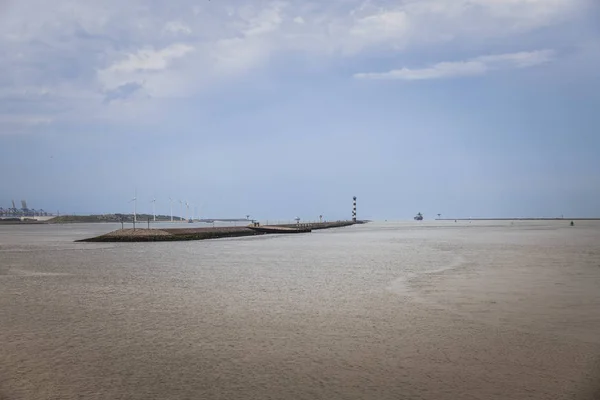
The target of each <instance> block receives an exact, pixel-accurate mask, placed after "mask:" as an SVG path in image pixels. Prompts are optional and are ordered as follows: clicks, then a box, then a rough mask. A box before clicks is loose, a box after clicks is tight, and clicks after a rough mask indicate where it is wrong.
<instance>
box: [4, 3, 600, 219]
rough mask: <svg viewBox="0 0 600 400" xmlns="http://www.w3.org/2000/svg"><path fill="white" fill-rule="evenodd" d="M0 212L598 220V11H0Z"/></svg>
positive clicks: (190, 7) (291, 6)
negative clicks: (14, 205)
mask: <svg viewBox="0 0 600 400" xmlns="http://www.w3.org/2000/svg"><path fill="white" fill-rule="evenodd" d="M0 71H2V73H1V74H0V168H1V171H2V183H1V185H0V206H1V207H8V206H9V205H10V201H11V199H14V200H15V201H19V200H21V199H25V200H27V202H28V204H29V206H30V207H33V208H43V209H46V210H49V211H53V212H55V211H60V212H61V214H64V213H78V214H85V213H113V212H132V211H133V207H132V203H130V202H129V201H130V200H131V199H132V198H133V197H134V196H135V197H136V198H137V210H138V212H151V210H152V205H151V200H152V199H153V198H156V209H157V212H159V213H163V214H169V212H170V209H169V207H170V201H169V198H172V199H174V201H175V211H176V213H177V209H178V204H179V200H183V201H187V202H188V203H189V204H191V208H192V209H195V208H199V210H200V211H199V214H200V216H203V217H212V218H215V217H221V218H224V217H240V216H245V215H248V214H249V215H251V216H252V217H253V218H257V219H269V218H270V219H292V218H294V217H296V216H299V217H301V218H302V219H317V218H318V216H319V215H323V216H324V217H325V218H327V219H346V218H350V217H351V212H352V196H357V197H358V217H359V218H368V219H390V220H393V219H410V218H412V217H413V216H414V215H415V214H416V213H417V212H422V213H423V214H424V215H425V218H426V219H427V218H433V217H435V216H436V215H437V214H438V213H439V214H442V216H445V217H449V218H459V217H525V216H531V217H555V216H560V215H565V216H572V217H576V216H596V217H600V72H599V71H600V4H599V3H597V2H596V1H594V0H399V1H388V0H381V1H358V0H329V1H310V0H303V1H299V0H288V1H266V0H265V1H263V0H253V1H250V0H248V1H241V0H237V1H231V0H195V1H192V0H173V1H170V2H165V1H158V0H128V1H122V0H121V1H116V0H104V1H94V2H91V1H80V0H56V1H53V2H48V1H45V0H18V1H16V0H15V1H13V0H8V1H7V0H0Z"/></svg>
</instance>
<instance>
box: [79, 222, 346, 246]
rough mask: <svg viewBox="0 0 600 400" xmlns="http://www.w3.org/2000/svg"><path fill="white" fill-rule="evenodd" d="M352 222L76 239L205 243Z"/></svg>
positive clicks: (170, 230)
mask: <svg viewBox="0 0 600 400" xmlns="http://www.w3.org/2000/svg"><path fill="white" fill-rule="evenodd" d="M356 223H357V222H353V221H336V222H321V223H310V224H290V225H263V226H258V225H257V226H253V225H249V226H244V227H220V228H165V229H139V228H138V229H119V230H116V231H113V232H110V233H107V234H105V235H101V236H96V237H93V238H88V239H82V240H78V241H77V242H169V241H186V240H206V239H219V238H228V237H244V236H256V235H273V234H290V233H295V234H297V233H309V232H311V231H312V230H316V229H331V228H340V227H344V226H350V225H354V224H356Z"/></svg>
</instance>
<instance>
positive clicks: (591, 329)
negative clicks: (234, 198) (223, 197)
mask: <svg viewBox="0 0 600 400" xmlns="http://www.w3.org/2000/svg"><path fill="white" fill-rule="evenodd" d="M119 227H120V224H114V225H113V224H89V225H87V224H80V225H39V226H1V225H0V361H1V363H0V399H2V400H5V399H11V400H12V399H87V398H89V399H404V398H406V399H462V398H465V399H524V398H533V399H554V398H557V399H572V398H582V399H583V398H585V399H594V398H600V397H595V396H599V395H600V392H599V391H596V388H598V387H600V385H599V386H596V383H597V382H598V380H597V379H598V378H600V364H598V361H599V360H600V334H599V332H600V246H599V245H600V223H597V222H578V223H576V226H575V227H574V228H571V227H568V226H567V224H566V223H563V222H551V223H540V222H536V223H532V222H529V223H527V222H519V223H515V224H514V225H511V224H510V223H481V222H478V223H475V222H474V223H472V224H469V223H464V222H463V223H454V222H439V223H433V222H424V223H373V224H367V225H363V226H353V227H348V228H341V229H334V230H327V231H316V232H313V233H311V234H306V235H290V236H260V237H250V238H237V239H223V240H213V241H199V242H178V243H148V244H146V243H133V244H82V243H74V242H73V241H74V240H76V239H81V238H85V237H89V236H94V235H98V234H102V233H106V232H108V231H111V230H114V229H118V228H119Z"/></svg>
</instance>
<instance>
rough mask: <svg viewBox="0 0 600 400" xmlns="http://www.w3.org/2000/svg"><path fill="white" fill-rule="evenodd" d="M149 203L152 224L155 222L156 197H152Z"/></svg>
mask: <svg viewBox="0 0 600 400" xmlns="http://www.w3.org/2000/svg"><path fill="white" fill-rule="evenodd" d="M150 203H152V217H153V220H154V222H156V197H153V198H152V201H151V202H150Z"/></svg>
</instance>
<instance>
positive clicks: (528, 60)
mask: <svg viewBox="0 0 600 400" xmlns="http://www.w3.org/2000/svg"><path fill="white" fill-rule="evenodd" d="M554 56H555V52H554V51H553V50H538V51H532V52H519V53H509V54H498V55H489V56H481V57H476V58H472V59H469V60H465V61H452V62H440V63H437V64H435V65H433V66H431V67H427V68H420V69H410V68H402V69H396V70H392V71H389V72H375V73H358V74H355V75H354V77H355V78H358V79H398V80H405V81H416V80H427V79H443V78H456V77H464V76H476V75H483V74H485V73H486V72H488V71H492V70H498V69H511V68H528V67H534V66H536V65H540V64H544V63H547V62H550V61H551V60H552V59H553V58H554Z"/></svg>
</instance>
